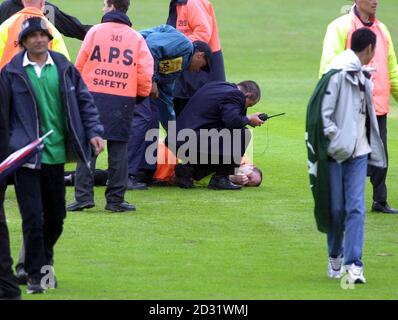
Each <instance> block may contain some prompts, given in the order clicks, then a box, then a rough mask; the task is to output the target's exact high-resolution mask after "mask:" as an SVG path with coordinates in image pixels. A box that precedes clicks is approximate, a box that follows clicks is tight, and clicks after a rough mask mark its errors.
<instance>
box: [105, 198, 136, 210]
mask: <svg viewBox="0 0 398 320" xmlns="http://www.w3.org/2000/svg"><path fill="white" fill-rule="evenodd" d="M105 210H108V211H112V212H125V211H135V210H136V208H135V206H133V205H132V204H129V203H128V202H126V201H124V202H122V203H107V204H106V206H105Z"/></svg>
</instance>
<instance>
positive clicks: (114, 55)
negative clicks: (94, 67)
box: [90, 45, 134, 66]
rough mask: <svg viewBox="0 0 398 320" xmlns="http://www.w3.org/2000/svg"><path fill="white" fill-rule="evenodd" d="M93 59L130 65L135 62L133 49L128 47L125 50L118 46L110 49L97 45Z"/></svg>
mask: <svg viewBox="0 0 398 320" xmlns="http://www.w3.org/2000/svg"><path fill="white" fill-rule="evenodd" d="M90 60H91V61H95V60H96V61H98V62H104V63H110V64H121V63H122V64H124V65H125V66H130V65H132V64H133V62H134V61H133V50H130V49H127V50H124V51H123V52H122V51H121V50H120V49H119V48H116V47H110V48H109V50H106V49H101V47H100V46H98V45H97V46H95V47H94V50H93V53H92V55H91V57H90Z"/></svg>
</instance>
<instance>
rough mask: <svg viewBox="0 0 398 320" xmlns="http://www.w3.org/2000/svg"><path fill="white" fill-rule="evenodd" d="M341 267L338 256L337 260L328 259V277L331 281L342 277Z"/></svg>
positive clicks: (340, 259) (341, 259)
mask: <svg viewBox="0 0 398 320" xmlns="http://www.w3.org/2000/svg"><path fill="white" fill-rule="evenodd" d="M342 265H343V258H342V257H341V256H338V257H337V258H332V257H329V263H328V277H329V278H332V279H340V278H341V277H342V272H341V266H342Z"/></svg>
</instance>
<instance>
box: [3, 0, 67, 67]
mask: <svg viewBox="0 0 398 320" xmlns="http://www.w3.org/2000/svg"><path fill="white" fill-rule="evenodd" d="M32 17H40V18H42V19H44V20H45V21H46V22H47V26H48V30H49V31H50V33H51V35H52V36H53V38H54V39H53V40H52V41H51V42H50V43H49V46H48V48H49V49H50V50H53V51H57V52H59V53H62V54H63V55H64V56H66V57H67V58H68V59H69V53H68V49H67V48H66V45H65V42H64V40H63V38H62V35H61V34H60V33H59V31H58V30H57V29H56V28H55V27H54V25H53V24H52V23H51V22H50V21H49V20H48V19H47V18H46V17H45V16H44V14H43V12H42V11H41V10H39V9H37V8H33V7H26V8H24V9H23V10H21V11H19V12H17V13H16V14H14V15H13V16H11V17H10V18H9V19H7V20H6V21H4V22H3V23H2V24H1V26H0V70H1V69H2V68H3V67H4V66H5V65H6V64H7V63H9V62H10V61H11V59H12V58H13V57H14V56H15V55H16V54H17V53H18V52H20V50H21V48H20V47H19V45H18V37H19V33H20V32H21V30H22V24H23V23H24V22H25V21H26V20H27V19H29V18H32Z"/></svg>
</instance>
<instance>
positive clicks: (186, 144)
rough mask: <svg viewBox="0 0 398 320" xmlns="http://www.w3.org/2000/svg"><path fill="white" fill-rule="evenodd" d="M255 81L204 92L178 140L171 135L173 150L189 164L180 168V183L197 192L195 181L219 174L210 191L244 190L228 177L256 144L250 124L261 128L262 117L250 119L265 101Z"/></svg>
mask: <svg viewBox="0 0 398 320" xmlns="http://www.w3.org/2000/svg"><path fill="white" fill-rule="evenodd" d="M260 98H261V90H260V88H259V86H258V85H257V84H256V83H255V82H254V81H244V82H241V83H239V84H238V85H235V84H231V83H228V82H221V81H216V82H210V83H208V84H206V85H205V86H203V87H202V88H201V89H199V90H198V91H197V92H196V94H195V95H194V96H193V97H192V98H191V99H190V100H189V102H188V104H187V106H186V107H185V109H184V110H183V112H182V113H181V114H180V116H179V117H178V118H177V121H176V136H175V137H173V136H172V134H171V133H170V132H169V135H168V140H167V143H168V146H169V148H170V149H171V150H173V151H177V154H178V158H180V159H182V161H183V164H179V165H177V167H176V179H177V184H178V185H179V186H180V187H182V188H192V187H193V180H197V181H198V180H201V179H203V178H204V177H206V176H208V175H210V174H212V173H214V175H213V177H212V179H211V181H210V184H209V188H210V189H221V190H238V189H241V187H240V186H236V185H234V184H233V183H232V182H231V181H230V180H229V179H228V177H229V176H230V175H233V174H234V171H235V169H236V168H238V167H239V165H240V161H241V158H242V156H243V155H244V153H245V151H246V148H247V146H248V144H249V142H250V139H251V135H250V131H249V130H248V129H247V128H246V126H247V125H250V126H252V127H257V126H261V125H262V124H263V123H264V122H263V121H262V120H261V119H260V118H259V117H258V116H259V114H260V113H255V114H252V115H249V116H247V115H246V114H247V108H249V107H252V106H254V105H255V104H257V103H258V102H259V101H260Z"/></svg>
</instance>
